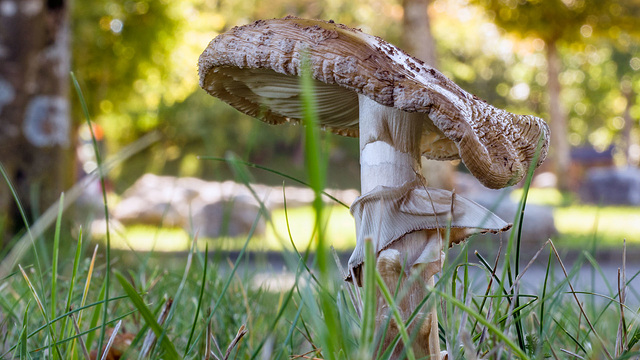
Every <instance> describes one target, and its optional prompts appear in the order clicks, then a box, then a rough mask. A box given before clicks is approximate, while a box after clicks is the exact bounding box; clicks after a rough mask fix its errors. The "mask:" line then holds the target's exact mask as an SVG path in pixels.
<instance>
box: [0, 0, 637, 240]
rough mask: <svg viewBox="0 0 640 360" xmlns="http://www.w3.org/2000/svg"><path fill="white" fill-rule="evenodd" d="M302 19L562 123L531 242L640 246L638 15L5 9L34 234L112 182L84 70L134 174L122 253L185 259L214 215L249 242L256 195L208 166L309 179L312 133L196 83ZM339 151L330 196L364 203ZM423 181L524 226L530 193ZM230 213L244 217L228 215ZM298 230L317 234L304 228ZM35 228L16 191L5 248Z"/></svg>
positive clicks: (204, 5)
mask: <svg viewBox="0 0 640 360" xmlns="http://www.w3.org/2000/svg"><path fill="white" fill-rule="evenodd" d="M286 15H296V16H300V17H307V18H319V19H325V20H329V19H332V20H334V21H336V22H339V23H344V24H346V25H348V26H351V27H356V28H360V29H362V30H363V31H364V32H366V33H370V34H373V35H377V36H380V37H382V38H383V39H385V40H387V41H389V42H391V43H393V44H395V45H397V46H399V47H401V48H403V49H405V50H407V51H408V52H409V53H411V54H413V55H415V56H416V57H419V58H421V59H422V60H425V61H426V62H428V63H429V64H431V65H432V66H434V67H436V68H437V69H439V70H440V71H442V72H443V73H444V74H445V75H446V76H448V77H449V78H451V79H453V80H454V81H455V82H456V83H458V84H459V85H460V86H462V87H463V88H464V89H465V90H467V91H469V92H471V93H473V94H476V95H477V96H479V97H481V98H483V99H485V100H487V101H488V102H489V103H491V104H492V105H494V106H496V107H500V108H505V109H508V110H509V111H512V112H515V113H522V114H535V115H537V116H540V117H542V118H544V119H546V120H547V122H548V123H549V125H550V127H551V130H552V133H551V134H552V143H551V149H550V157H549V159H548V160H547V161H546V162H545V163H544V165H543V166H542V168H540V169H539V170H538V171H537V176H536V177H535V178H534V180H533V187H534V188H533V189H532V191H531V193H530V194H529V204H531V205H530V206H528V210H527V211H528V213H527V216H529V218H527V217H525V222H526V221H528V222H529V223H530V224H531V229H530V230H529V231H530V241H531V242H532V243H538V244H541V243H542V242H544V240H546V238H547V237H549V236H553V237H557V238H558V239H560V241H563V243H564V244H565V245H566V246H576V247H581V246H584V245H585V244H587V243H589V244H590V243H591V241H592V240H593V239H595V238H596V237H595V236H594V235H595V234H599V235H601V236H599V237H598V239H599V241H601V242H602V243H603V244H610V245H611V246H619V245H621V243H622V240H623V239H626V240H627V241H628V242H629V243H632V244H633V243H638V244H640V170H638V165H639V164H640V127H639V119H640V98H639V97H640V26H638V24H639V23H640V2H638V1H636V0H626V1H617V0H615V1H614V0H600V1H585V0H548V1H537V0H530V1H527V0H404V1H401V0H367V1H360V0H353V1H348V2H345V1H338V0H326V1H318V0H314V1H307V0H295V1H294V0H270V1H258V0H242V1H237V0H181V1H168V0H138V1H136V0H87V1H69V0H47V1H44V0H19V1H16V0H0V64H1V66H0V162H1V163H2V165H3V169H4V170H3V173H4V175H5V179H8V180H9V181H10V182H11V183H12V184H13V188H14V189H15V190H16V193H17V196H18V197H19V198H20V200H21V202H22V205H23V208H24V209H26V211H25V216H26V217H27V221H28V222H29V223H32V222H33V221H34V220H35V219H38V217H39V216H40V214H42V213H43V212H44V211H45V210H46V209H47V208H48V207H49V206H51V205H52V204H54V202H55V201H56V200H57V199H58V197H59V196H60V192H61V191H64V190H67V189H69V188H70V187H71V186H73V184H75V183H77V182H78V181H80V180H81V179H82V178H83V177H84V176H86V175H87V174H89V173H91V172H92V171H95V169H96V159H95V154H94V149H93V143H92V141H91V135H90V134H91V133H90V131H89V128H88V127H87V125H86V121H85V116H84V115H83V112H82V106H81V105H82V104H81V102H80V101H79V97H78V95H77V93H76V91H75V90H74V88H73V86H72V85H71V81H70V78H69V71H73V72H74V74H75V76H76V77H77V79H78V83H79V86H80V88H81V89H82V92H83V95H84V98H85V100H86V106H87V109H88V113H89V114H90V116H91V119H92V121H93V125H94V132H95V136H96V139H97V140H98V142H99V147H98V148H99V149H100V151H101V153H102V156H103V157H104V158H110V157H111V158H112V159H113V158H114V159H116V160H117V159H121V160H122V161H116V163H115V166H114V167H113V168H112V169H111V170H110V172H109V173H108V179H107V183H106V185H105V187H106V190H107V191H108V193H109V196H110V197H109V199H110V200H111V201H112V203H110V204H109V205H110V210H111V211H112V212H113V213H114V219H115V220H116V221H118V223H119V224H120V225H121V227H119V228H118V227H116V228H117V229H118V231H119V232H120V233H121V234H122V236H123V237H124V238H129V239H137V238H136V236H138V237H139V238H140V239H144V238H147V237H149V236H150V235H149V232H148V231H147V230H145V228H144V227H140V226H139V225H141V224H142V225H145V226H151V227H152V228H155V229H157V227H162V228H163V229H164V231H166V232H167V233H168V235H167V236H168V238H169V239H172V240H168V241H167V242H168V243H170V244H175V243H176V240H175V239H176V238H184V239H185V243H186V242H187V240H186V239H187V238H188V237H189V234H193V233H194V229H195V228H196V227H197V226H194V224H193V222H194V221H196V222H197V219H198V216H201V217H202V218H204V219H208V220H203V222H202V223H201V226H200V228H204V227H205V226H207V225H206V224H208V223H211V222H212V220H211V219H213V218H220V219H223V218H224V219H226V220H225V221H223V220H220V223H225V224H226V225H218V226H217V227H215V226H214V229H211V230H210V231H208V232H206V234H205V235H206V237H211V238H216V237H219V236H222V235H228V236H231V237H233V236H239V235H242V234H246V232H248V228H247V226H248V227H249V228H250V226H251V224H252V221H253V217H255V214H257V212H255V211H257V210H255V208H256V206H257V205H256V204H255V203H254V202H252V201H253V200H250V199H249V198H251V194H247V193H243V191H244V190H242V189H245V188H244V187H243V186H241V185H238V186H236V185H233V184H231V183H224V181H227V180H234V179H235V177H234V172H233V171H232V169H231V168H230V167H229V166H228V165H227V164H226V163H225V162H222V161H212V160H203V159H199V158H198V156H212V157H224V156H225V154H228V153H229V152H231V153H234V154H235V155H236V156H237V157H238V158H239V159H242V160H244V161H248V162H252V163H256V164H259V165H262V166H265V167H268V168H270V169H273V170H276V171H280V172H283V173H286V174H287V175H290V176H293V177H296V178H298V179H302V180H304V179H305V177H306V175H305V174H306V172H305V167H304V161H303V160H304V154H303V149H304V144H303V137H302V131H301V129H300V127H298V126H279V127H274V126H270V125H266V124H263V123H262V122H260V121H257V120H255V119H252V118H249V117H247V116H245V115H243V114H241V113H239V112H238V111H236V110H235V109H233V108H231V107H229V106H227V105H226V104H224V103H222V102H221V101H218V100H217V99H214V98H212V97H210V96H209V95H207V94H206V93H205V92H204V91H203V90H201V89H200V88H199V86H198V75H197V60H198V56H199V55H200V53H201V52H202V51H203V50H204V48H205V47H206V46H207V44H208V42H209V41H210V40H211V39H212V38H214V37H215V36H216V35H217V34H220V33H222V32H224V31H226V30H228V29H230V28H231V27H233V26H236V25H243V24H246V23H249V22H252V21H254V20H257V19H266V18H274V17H282V16H286ZM148 134H155V135H154V136H155V141H152V143H151V145H149V146H145V147H142V149H141V150H137V151H135V152H133V153H130V154H129V153H128V155H126V157H127V159H126V161H125V160H124V157H125V156H124V155H123V150H124V149H127V146H129V145H131V144H135V143H136V142H137V141H139V140H138V139H140V138H142V137H143V136H145V135H148ZM324 136H325V141H326V144H327V149H328V156H327V157H328V162H329V166H328V177H327V187H328V188H330V189H335V190H332V191H333V193H339V194H340V196H338V197H339V198H340V199H341V200H344V202H345V203H346V204H347V205H348V204H350V201H352V200H353V198H354V197H355V196H357V190H358V189H359V184H360V178H359V161H358V141H357V139H350V138H342V137H339V136H335V135H330V134H326V135H324ZM425 169H426V170H425V172H426V175H427V177H428V179H429V182H430V184H431V185H432V186H436V187H443V188H449V189H453V188H455V189H456V191H457V192H459V193H462V194H464V195H466V196H469V197H471V198H472V199H474V200H476V201H478V202H480V203H482V204H483V205H486V206H488V207H492V208H494V209H496V212H498V213H499V214H500V215H501V216H503V217H504V218H505V219H506V220H508V221H511V220H512V218H510V217H511V216H513V215H514V214H515V204H516V203H517V201H519V199H520V197H521V194H522V192H521V191H519V190H518V189H517V188H518V187H519V186H521V184H520V185H519V186H516V188H515V189H509V190H507V191H506V193H505V192H504V191H503V192H494V191H489V190H487V189H484V188H482V187H481V186H480V185H478V184H476V182H475V180H473V179H469V178H468V176H467V175H466V169H465V168H464V165H462V164H460V163H459V162H446V163H438V164H433V163H426V164H425ZM145 174H146V175H145ZM251 177H252V182H254V183H257V184H263V185H264V188H263V191H264V192H263V193H261V194H271V195H269V199H270V200H269V201H272V200H273V201H272V202H273V203H274V204H273V205H272V206H273V209H274V212H275V214H276V215H274V222H276V223H277V222H278V221H281V220H278V219H279V218H278V216H282V217H281V218H280V219H284V215H283V214H279V213H278V212H279V211H280V212H282V211H281V209H282V204H281V198H282V186H283V177H282V176H279V175H276V174H273V173H271V172H267V171H260V170H254V171H252V172H251ZM191 178H197V179H191ZM185 179H186V180H185ZM199 181H201V182H199ZM91 184H93V185H91ZM225 184H226V185H225ZM285 185H286V186H292V185H296V184H295V183H293V182H291V181H287V182H286V183H285ZM136 186H137V187H136ZM225 186H226V187H225ZM268 186H271V187H268ZM83 189H84V190H83V193H82V195H80V196H79V198H78V200H77V201H76V206H75V207H76V218H77V219H76V221H78V222H84V221H86V219H87V218H90V219H96V218H99V217H100V216H101V215H100V213H101V211H102V207H101V206H102V194H101V187H100V185H99V183H97V182H95V181H94V182H92V183H90V184H89V185H88V186H83ZM128 189H129V190H128ZM348 189H355V191H345V190H348ZM338 190H343V191H342V192H339V191H338ZM295 191H297V190H296V189H294V188H292V189H290V190H287V192H286V193H287V194H291V198H290V199H289V200H290V201H291V202H292V204H293V203H294V202H296V201H298V202H299V206H298V208H299V210H298V211H300V212H302V213H304V210H300V209H304V208H305V207H304V206H305V202H304V201H305V200H304V199H305V196H307V197H308V193H304V191H301V192H300V195H299V197H298V198H296V197H295V196H294V195H293V194H294V192H295ZM163 194H164V195H163ZM167 194H169V195H167ZM176 194H178V195H176ZM165 195H166V196H165ZM163 196H164V197H163ZM265 196H267V195H265ZM221 199H222V200H225V201H224V204H228V203H229V200H232V202H233V204H234V205H233V206H231V207H229V206H228V205H219V206H218V205H215V204H218V203H221ZM265 199H266V197H265ZM505 199H507V200H505ZM499 200H500V201H499ZM127 201H129V202H127ZM136 201H137V202H136ZM276 203H277V204H276ZM503 203H508V205H504V206H503V205H500V204H503ZM306 204H307V206H308V203H306ZM509 204H510V205H509ZM136 206H138V208H136ZM243 206H246V207H243ZM501 207H506V208H505V209H502V210H500V208H501ZM252 209H253V210H252ZM337 209H339V210H336V211H335V212H334V214H335V216H336V217H337V219H342V220H335V222H337V223H338V224H340V226H338V228H337V229H336V230H335V233H334V234H333V235H332V236H333V238H334V239H337V240H336V242H337V243H339V244H342V245H338V247H339V248H340V247H342V248H344V249H348V248H350V247H352V246H353V245H354V244H355V235H354V232H353V230H352V227H353V225H352V224H351V223H350V222H349V219H348V216H349V215H348V212H347V210H346V209H344V208H343V207H340V206H338V207H337ZM252 211H254V212H252ZM309 211H310V210H309ZM242 214H245V215H246V214H249V215H248V217H249V219H248V220H243V221H245V222H248V225H246V226H245V227H242V226H240V225H239V226H240V227H239V228H238V229H236V230H234V229H235V228H233V226H235V224H231V223H229V222H228V220H229V219H230V218H240V217H241V215H242ZM278 214H279V215H278ZM289 216H294V217H295V216H296V214H295V210H294V211H293V212H292V213H290V214H289ZM300 216H303V215H300ZM344 219H347V220H344ZM309 221H310V220H309ZM282 222H283V223H284V220H282ZM297 223H298V225H300V226H301V227H304V221H302V220H300V221H298V222H297ZM309 224H310V223H309ZM283 226H284V225H283ZM23 228H24V223H23V220H22V217H21V215H20V213H19V211H18V207H17V206H16V204H15V200H14V195H13V194H12V192H11V191H10V187H9V186H8V185H7V181H5V180H4V179H3V180H2V181H0V229H2V231H0V236H1V235H3V241H2V242H1V243H2V244H3V247H4V248H5V251H6V249H7V246H6V245H7V244H10V243H11V239H15V237H16V235H19V234H21V233H23V231H24V229H23ZM269 229H270V227H267V229H265V230H264V231H263V232H264V234H265V235H264V236H267V237H268V236H269V235H268V233H269V232H270V231H273V230H269ZM96 231H97V230H96ZM301 231H302V230H301ZM274 237H275V238H277V236H274ZM343 238H344V239H343ZM130 241H133V242H143V241H144V240H130ZM274 243H275V244H277V243H278V241H277V239H276V240H274ZM261 246H262V245H261ZM273 246H277V245H273Z"/></svg>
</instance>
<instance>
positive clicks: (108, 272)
mask: <svg viewBox="0 0 640 360" xmlns="http://www.w3.org/2000/svg"><path fill="white" fill-rule="evenodd" d="M71 80H72V82H73V86H74V87H75V90H76V93H77V94H78V98H79V100H80V105H81V107H82V112H83V113H84V117H85V120H86V122H87V125H88V126H89V131H90V132H91V141H92V142H93V151H94V155H95V157H96V163H97V164H98V169H97V170H98V176H99V178H100V186H101V189H102V201H103V203H104V216H105V217H104V219H105V225H106V227H107V228H106V240H107V245H106V257H105V263H106V269H105V276H104V282H105V284H106V285H105V293H104V296H105V299H106V300H109V288H110V282H111V235H110V231H109V206H108V202H107V187H106V185H105V176H106V174H105V170H104V167H103V164H102V157H101V155H100V150H99V148H98V141H97V140H96V135H95V133H94V131H93V125H92V123H91V117H90V116H89V109H88V108H87V103H86V101H85V99H84V95H82V89H80V84H79V83H78V79H76V76H75V74H74V73H73V72H72V73H71ZM108 314H109V307H108V306H106V305H105V307H104V309H103V313H102V329H101V330H100V337H99V338H98V349H102V343H103V341H104V337H105V335H106V331H107V328H106V326H107V325H106V324H107V317H108Z"/></svg>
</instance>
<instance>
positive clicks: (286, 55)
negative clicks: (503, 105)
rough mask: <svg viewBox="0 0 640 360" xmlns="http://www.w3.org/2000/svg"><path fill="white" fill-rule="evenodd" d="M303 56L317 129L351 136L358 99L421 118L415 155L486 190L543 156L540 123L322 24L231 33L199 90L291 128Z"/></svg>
mask: <svg viewBox="0 0 640 360" xmlns="http://www.w3.org/2000/svg"><path fill="white" fill-rule="evenodd" d="M305 57H306V59H308V63H309V71H310V73H311V75H312V77H313V79H314V80H315V81H314V93H315V98H316V104H317V108H316V111H317V114H318V117H319V119H320V124H321V126H323V127H324V128H325V129H326V130H329V131H331V132H334V133H337V134H340V135H345V136H358V120H359V119H358V116H359V114H358V94H362V95H364V96H367V97H369V98H370V99H373V100H374V101H376V102H378V103H380V104H383V105H386V106H390V107H394V108H396V109H398V110H399V111H407V112H419V113H424V114H425V116H424V121H425V125H426V126H424V129H425V130H424V131H423V134H422V137H421V149H420V150H421V153H422V155H423V156H425V157H427V158H430V159H436V160H452V159H462V161H463V162H464V164H465V165H466V166H467V168H468V169H469V170H470V171H471V173H472V174H473V175H474V176H475V177H476V178H477V179H478V180H480V182H481V183H483V184H484V185H485V186H487V187H489V188H502V187H505V186H510V185H513V184H515V183H517V182H518V181H520V180H521V179H522V178H523V177H524V175H525V174H526V172H527V169H528V168H529V166H530V165H531V163H532V162H533V161H534V159H535V158H536V156H535V154H536V149H539V150H538V151H539V156H538V157H537V162H536V164H535V165H536V166H539V165H540V164H541V163H542V162H543V161H544V159H545V158H546V155H547V149H548V144H549V128H548V126H547V124H546V123H545V122H544V121H543V120H542V119H539V118H537V117H534V116H530V115H515V114H512V113H509V112H507V111H504V110H500V109H497V108H495V107H493V106H491V105H489V104H487V103H486V102H484V101H483V100H481V99H479V98H478V97H476V96H474V95H471V94H469V93H467V92H466V91H464V90H463V89H462V88H460V87H459V86H457V85H456V84H455V83H454V82H453V81H451V80H449V79H448V78H447V77H445V76H444V75H442V74H441V73H440V72H439V71H438V70H436V69H434V68H432V67H430V66H428V65H426V64H424V63H423V62H422V61H420V60H418V59H416V58H413V57H411V56H409V55H407V54H406V53H405V52H403V51H402V50H400V49H398V48H397V47H395V46H393V45H391V44H389V43H387V42H385V41H384V40H382V39H380V38H378V37H375V36H371V35H367V34H365V33H363V32H362V31H360V30H358V29H352V28H349V27H347V26H344V25H341V24H336V23H334V22H332V21H329V22H326V21H321V20H307V19H299V18H294V17H286V18H283V19H272V20H259V21H256V22H254V23H252V24H249V25H245V26H240V27H234V28H233V29H231V30H229V31H228V32H226V33H223V34H221V35H219V36H217V37H216V38H214V39H213V40H212V41H211V42H210V43H209V46H208V47H207V48H206V50H205V51H204V52H203V53H202V55H201V56H200V59H199V75H200V86H201V87H202V88H203V89H204V90H205V91H207V92H208V93H209V94H211V95H213V96H215V97H218V98H220V99H221V100H223V101H225V102H226V103H228V104H230V105H231V106H233V107H235V108H236V109H238V110H240V111H242V112H244V113H245V114H248V115H250V116H253V117H256V118H259V119H261V120H263V121H265V122H268V123H271V124H281V123H286V122H289V121H294V122H298V121H300V119H302V116H303V107H302V104H301V101H300V95H301V92H302V89H301V86H300V83H299V79H298V77H299V76H300V75H301V74H302V72H303V65H302V64H303V63H304V61H303V60H304V59H305Z"/></svg>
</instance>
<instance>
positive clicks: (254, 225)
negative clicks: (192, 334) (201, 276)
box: [185, 214, 260, 354]
mask: <svg viewBox="0 0 640 360" xmlns="http://www.w3.org/2000/svg"><path fill="white" fill-rule="evenodd" d="M259 221H260V214H258V216H256V218H255V220H254V221H253V224H252V225H251V230H249V234H248V235H247V240H246V241H245V242H244V245H243V246H242V249H241V250H240V252H239V253H238V257H237V258H236V262H235V263H234V266H233V269H231V273H230V274H229V276H228V277H227V280H226V282H225V284H224V286H223V287H222V291H221V292H220V295H218V299H217V300H216V303H215V305H214V306H213V310H211V313H210V314H209V316H208V318H207V321H206V322H207V323H208V322H209V321H211V319H212V318H213V316H214V315H215V313H216V311H217V310H218V308H219V307H220V304H222V299H223V298H224V296H225V294H226V292H227V289H229V285H231V281H232V280H233V276H234V274H235V273H236V270H237V269H238V264H240V261H241V260H242V258H243V257H244V254H245V252H246V250H247V246H248V245H249V241H250V240H251V238H253V234H254V233H255V231H256V228H257V226H258V222H259ZM200 335H201V334H200ZM200 335H198V337H197V338H196V340H195V341H194V342H193V344H191V348H187V351H186V353H185V354H190V353H191V351H192V350H193V347H194V346H195V344H197V343H198V339H199V338H200Z"/></svg>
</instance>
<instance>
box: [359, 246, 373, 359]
mask: <svg viewBox="0 0 640 360" xmlns="http://www.w3.org/2000/svg"><path fill="white" fill-rule="evenodd" d="M353 281H355V279H354V280H353ZM363 286H364V297H363V302H364V307H363V311H362V313H363V315H362V322H361V325H360V344H359V347H360V354H361V357H360V358H361V359H371V358H373V350H374V349H375V346H374V345H375V344H374V342H373V340H374V336H375V328H376V308H377V301H376V260H375V253H374V250H373V244H372V242H371V239H369V238H367V239H365V261H364V284H363Z"/></svg>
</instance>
